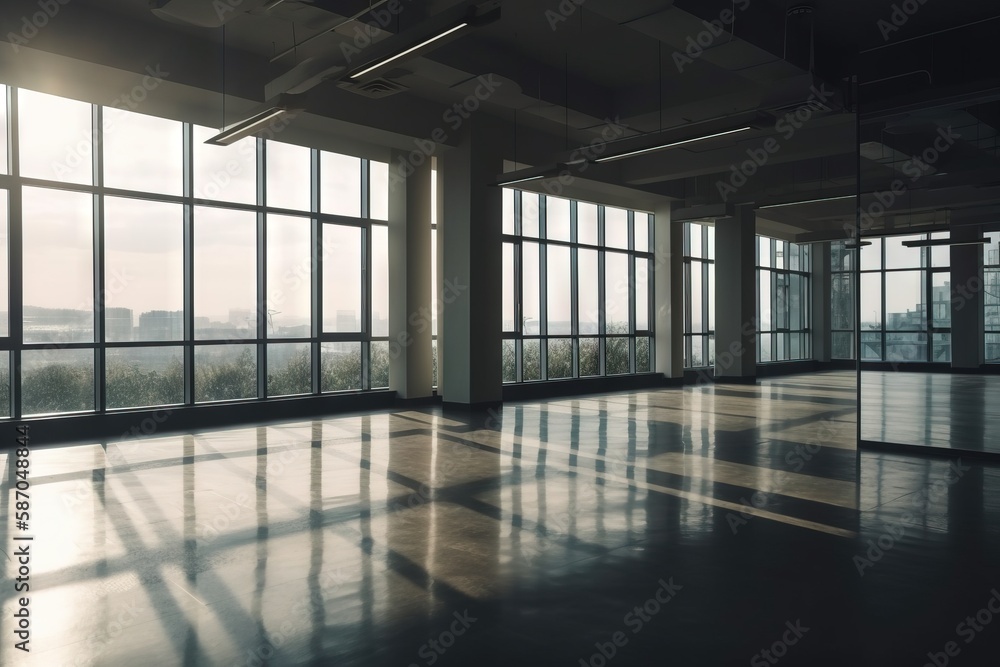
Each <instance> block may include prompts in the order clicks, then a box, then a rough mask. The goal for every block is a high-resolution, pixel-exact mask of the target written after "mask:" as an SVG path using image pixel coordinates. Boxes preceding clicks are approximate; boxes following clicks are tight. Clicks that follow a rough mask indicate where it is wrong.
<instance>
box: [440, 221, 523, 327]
mask: <svg viewBox="0 0 1000 667" xmlns="http://www.w3.org/2000/svg"><path fill="white" fill-rule="evenodd" d="M437 249H438V246H437V229H436V228H431V335H432V336H437V335H438V254H437ZM511 276H512V277H513V273H512V274H511ZM511 284H512V285H513V283H511ZM512 298H513V297H512ZM512 330H513V329H512Z"/></svg>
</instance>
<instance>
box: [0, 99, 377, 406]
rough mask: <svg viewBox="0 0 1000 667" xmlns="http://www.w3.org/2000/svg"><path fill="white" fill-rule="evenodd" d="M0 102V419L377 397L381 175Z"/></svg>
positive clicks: (371, 166)
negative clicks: (14, 199) (17, 203)
mask: <svg viewBox="0 0 1000 667" xmlns="http://www.w3.org/2000/svg"><path fill="white" fill-rule="evenodd" d="M0 94H4V95H6V96H7V101H8V103H9V102H11V101H16V103H15V104H13V105H8V104H0V115H3V116H4V118H6V113H7V112H6V109H8V108H13V109H14V112H15V113H16V114H18V117H17V121H18V122H17V124H16V125H17V127H18V128H19V130H18V131H19V135H18V137H19V140H20V141H19V143H18V145H19V147H20V153H19V155H18V156H17V158H18V159H17V160H16V161H14V160H11V159H10V158H11V156H10V155H8V154H7V153H8V152H9V151H10V150H11V142H8V141H7V137H6V130H5V129H4V128H5V126H6V124H5V123H0V151H3V153H2V154H0V175H2V177H3V179H4V183H3V187H2V188H0V418H9V417H18V418H20V417H22V416H35V415H52V414H63V413H79V412H93V411H95V410H97V411H105V410H126V409H135V408H147V407H157V406H166V405H191V404H195V403H208V402H215V401H239V400H256V399H261V398H268V397H284V396H301V395H315V394H318V393H320V392H324V391H357V390H366V389H370V388H373V387H374V388H380V387H387V386H388V384H389V345H388V228H387V225H386V223H385V220H386V218H387V217H388V200H389V178H388V174H389V172H388V165H387V164H385V163H378V162H372V161H370V160H367V159H362V158H358V157H350V156H344V155H338V154H334V153H326V152H322V151H319V150H316V149H311V148H306V147H303V146H293V145H289V144H283V143H279V142H275V141H272V140H264V139H258V138H247V139H243V140H241V141H239V142H236V143H235V144H233V145H232V146H225V147H223V146H210V145H206V144H205V143H204V141H205V139H207V138H208V137H210V136H211V135H212V134H214V130H211V129H208V128H203V127H197V126H192V125H187V124H185V123H181V122H176V121H170V120H164V119H160V118H155V117H152V116H146V115H141V114H136V113H132V112H129V111H125V110H122V109H112V108H105V107H97V106H93V105H91V104H87V103H83V102H77V101H73V100H67V99H62V98H59V97H55V96H52V95H46V94H42V93H36V92H32V91H25V90H18V89H13V88H5V87H2V86H0ZM98 122H100V123H101V124H102V129H103V131H102V132H101V133H98V135H97V136H95V134H94V132H93V128H94V126H95V124H96V123H98ZM95 142H97V143H96V144H95ZM95 155H100V156H102V160H100V161H97V160H95V159H94V156H95ZM185 159H187V160H190V162H189V163H188V164H187V165H186V164H185ZM15 165H16V166H17V167H18V169H17V170H16V171H15V172H14V173H10V174H8V173H7V172H8V171H10V169H9V167H13V166H15ZM95 165H100V170H99V171H97V172H95V171H94V169H95ZM258 175H260V176H261V178H258ZM185 178H187V179H189V181H188V182H187V183H186V184H185ZM67 184H69V185H67ZM10 188H17V193H18V194H19V195H20V199H21V207H20V216H17V217H16V218H13V217H10V210H11V208H10V199H11V196H10V193H11V190H10ZM126 191H127V192H126ZM317 194H318V195H319V196H318V197H317V196H315V195H317ZM317 199H321V200H322V201H323V210H317V205H316V200H317ZM18 236H20V238H21V239H22V247H21V251H22V257H23V269H22V271H21V275H16V276H10V275H9V270H10V264H9V259H8V239H9V238H17V237H18ZM188 288H190V289H192V296H193V300H192V301H191V302H190V303H188V301H187V299H186V297H185V290H186V289H188ZM10 289H13V290H17V292H15V293H19V294H20V295H21V296H22V299H21V301H22V303H23V305H22V306H21V307H20V308H18V309H17V310H16V311H15V312H10V313H8V311H9V310H10V308H11V304H10V302H9V299H8V291H9V290H10ZM320 290H322V291H320ZM319 296H322V298H321V299H317V298H316V297H319ZM15 303H16V300H15ZM11 318H15V319H13V320H11ZM11 321H13V322H15V323H17V322H20V323H21V325H22V326H21V327H20V328H21V329H22V330H23V334H22V335H21V336H19V337H16V338H12V337H11V329H12V327H11ZM15 328H17V327H15ZM13 368H20V378H21V379H20V387H19V391H18V392H14V396H15V397H17V398H16V400H12V398H13V397H12V395H11V391H10V377H11V370H12V369H13ZM192 389H193V391H192Z"/></svg>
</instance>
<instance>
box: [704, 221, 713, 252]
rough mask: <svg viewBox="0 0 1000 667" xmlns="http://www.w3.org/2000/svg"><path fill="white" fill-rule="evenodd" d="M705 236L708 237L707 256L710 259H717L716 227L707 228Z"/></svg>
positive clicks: (709, 226) (707, 226)
mask: <svg viewBox="0 0 1000 667" xmlns="http://www.w3.org/2000/svg"><path fill="white" fill-rule="evenodd" d="M705 236H706V237H708V252H707V253H705V256H706V257H708V259H715V227H714V226H713V225H706V226H705Z"/></svg>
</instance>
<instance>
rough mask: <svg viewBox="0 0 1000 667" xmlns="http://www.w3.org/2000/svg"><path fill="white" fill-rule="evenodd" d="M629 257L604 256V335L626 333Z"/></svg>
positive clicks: (623, 255)
mask: <svg viewBox="0 0 1000 667" xmlns="http://www.w3.org/2000/svg"><path fill="white" fill-rule="evenodd" d="M628 265H629V256H628V255H625V254H622V253H618V252H609V253H605V255H604V289H605V293H604V295H605V299H604V317H605V322H606V333H609V334H615V333H619V334H621V333H628V332H629V321H628V292H629V289H628V283H629V279H628Z"/></svg>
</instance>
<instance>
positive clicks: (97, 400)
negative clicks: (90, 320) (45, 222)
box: [91, 105, 107, 413]
mask: <svg viewBox="0 0 1000 667" xmlns="http://www.w3.org/2000/svg"><path fill="white" fill-rule="evenodd" d="M91 109H92V116H91V117H92V120H93V128H92V130H93V135H92V136H93V150H92V151H91V156H92V159H93V174H94V176H93V179H94V185H95V186H96V191H95V193H94V194H93V195H92V198H93V225H94V243H93V250H94V313H93V317H94V343H95V349H94V408H95V410H96V411H97V412H99V413H101V412H105V410H106V407H107V393H106V389H105V382H104V376H105V373H104V367H105V363H106V362H107V357H106V354H105V342H106V337H107V334H106V330H105V321H106V319H107V304H106V303H105V284H104V282H105V275H104V264H105V255H104V250H105V248H104V197H103V196H102V195H99V194H97V192H100V190H101V188H103V187H104V123H103V119H104V109H103V108H102V107H101V106H99V105H94V106H93V107H91Z"/></svg>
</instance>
